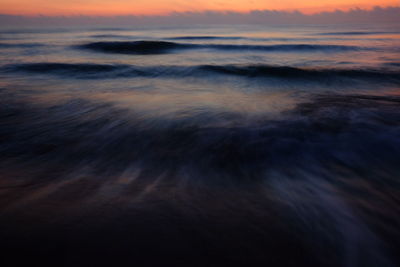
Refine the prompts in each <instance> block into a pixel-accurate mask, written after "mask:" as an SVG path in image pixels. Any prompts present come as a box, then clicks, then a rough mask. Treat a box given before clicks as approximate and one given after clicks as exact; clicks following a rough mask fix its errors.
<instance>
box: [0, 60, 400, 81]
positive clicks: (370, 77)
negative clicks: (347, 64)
mask: <svg viewBox="0 0 400 267" xmlns="http://www.w3.org/2000/svg"><path fill="white" fill-rule="evenodd" d="M2 70H3V71H4V72H28V73H36V74H53V75H59V76H62V77H64V76H65V77H76V78H95V79H103V78H119V77H171V78H184V77H188V76H189V77H190V76H191V77H203V76H204V74H215V75H231V76H239V77H248V78H275V79H285V80H286V81H289V80H294V81H309V82H335V81H342V80H347V81H350V80H354V81H356V80H359V81H370V82H377V83H395V84H398V83H400V72H399V71H394V70H385V69H326V68H296V67H290V66H270V65H195V66H173V65H172V66H135V65H127V64H90V63H23V64H10V65H6V66H3V67H2Z"/></svg>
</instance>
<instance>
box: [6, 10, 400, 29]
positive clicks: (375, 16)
mask: <svg viewBox="0 0 400 267" xmlns="http://www.w3.org/2000/svg"><path fill="white" fill-rule="evenodd" d="M331 23H400V7H386V8H382V7H375V8H373V9H371V10H365V9H359V8H355V9H351V10H349V11H340V10H336V11H330V12H321V13H316V14H304V13H301V12H299V11H293V12H287V11H276V10H253V11H251V12H248V13H240V12H231V11H224V12H220V11H204V12H174V13H170V14H168V15H164V16H161V15H157V16H155V15H152V16H133V15H132V16H83V15H82V16H14V15H0V25H2V26H8V27H10V26H16V27H18V26H20V27H23V26H49V25H51V26H98V25H102V26H132V25H139V26H143V25H188V24H331Z"/></svg>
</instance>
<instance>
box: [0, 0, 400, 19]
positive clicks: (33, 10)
mask: <svg viewBox="0 0 400 267" xmlns="http://www.w3.org/2000/svg"><path fill="white" fill-rule="evenodd" d="M373 6H380V7H387V6H400V0H303V1H301V0H0V14H6V15H29V16H32V15H33V16H35V15H45V16H65V15H66V16H71V15H89V16H115V15H167V14H170V13H174V12H203V11H209V10H211V11H235V12H249V11H251V10H280V11H292V10H299V11H301V12H302V13H305V14H313V13H318V12H322V11H333V10H336V9H340V10H349V9H351V8H356V7H359V8H363V9H369V8H372V7H373Z"/></svg>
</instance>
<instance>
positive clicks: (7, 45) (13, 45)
mask: <svg viewBox="0 0 400 267" xmlns="http://www.w3.org/2000/svg"><path fill="white" fill-rule="evenodd" d="M41 46H44V45H43V44H39V43H0V48H34V47H41Z"/></svg>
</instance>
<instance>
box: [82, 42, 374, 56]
mask: <svg viewBox="0 0 400 267" xmlns="http://www.w3.org/2000/svg"><path fill="white" fill-rule="evenodd" d="M77 47H78V48H81V49H88V50H93V51H97V52H103V53H117V54H137V55H147V54H164V53H169V52H172V51H174V50H178V49H180V50H182V49H215V50H222V51H246V50H248V51H263V52H346V51H358V50H364V49H367V48H363V47H359V46H349V45H313V44H280V45H240V44H238V45H236V44H190V43H175V42H165V41H133V42H94V43H88V44H83V45H78V46H77Z"/></svg>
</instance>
